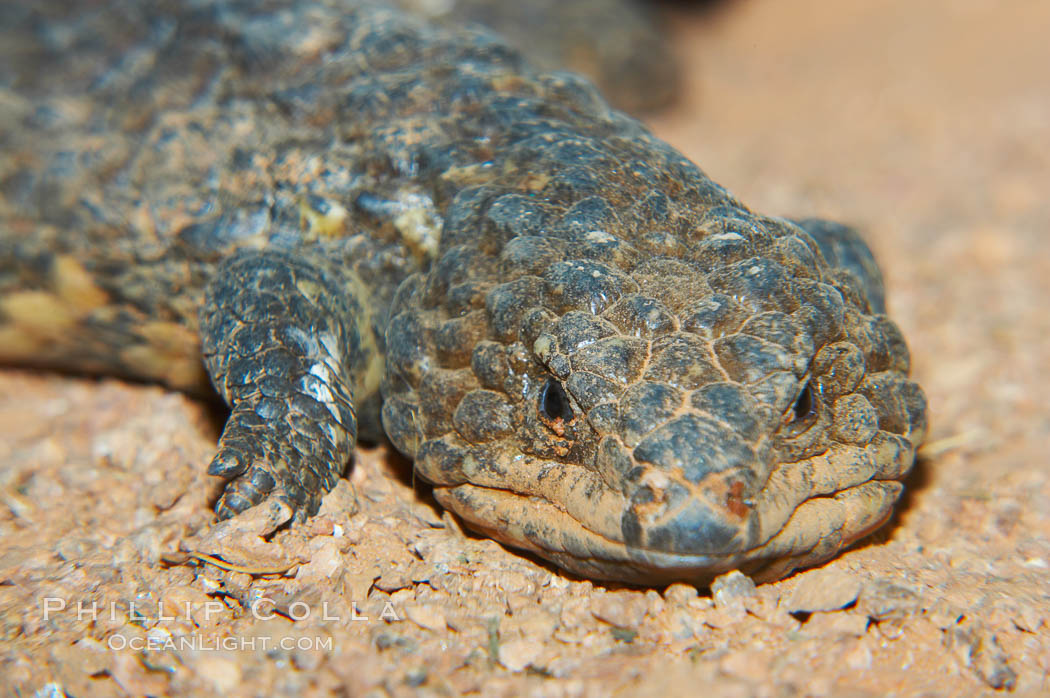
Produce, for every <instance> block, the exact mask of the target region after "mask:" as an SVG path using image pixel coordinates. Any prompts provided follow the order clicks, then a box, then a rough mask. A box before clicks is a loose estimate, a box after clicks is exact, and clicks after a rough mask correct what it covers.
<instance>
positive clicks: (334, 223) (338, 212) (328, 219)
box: [299, 200, 350, 237]
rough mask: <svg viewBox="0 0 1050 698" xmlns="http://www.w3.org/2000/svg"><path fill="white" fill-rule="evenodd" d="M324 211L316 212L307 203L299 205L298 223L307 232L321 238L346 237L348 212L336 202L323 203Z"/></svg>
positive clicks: (314, 207)
mask: <svg viewBox="0 0 1050 698" xmlns="http://www.w3.org/2000/svg"><path fill="white" fill-rule="evenodd" d="M324 204H325V205H324V210H318V208H317V207H316V206H312V205H311V204H310V202H309V201H303V202H301V203H300V204H299V223H300V225H302V226H303V228H304V229H306V230H307V231H308V232H310V233H312V234H314V235H317V236H321V237H341V236H343V235H346V232H347V231H346V219H347V218H348V217H349V215H350V214H349V212H348V211H347V210H346V207H344V206H343V205H342V204H340V203H339V202H337V201H327V200H326V201H325V202H324Z"/></svg>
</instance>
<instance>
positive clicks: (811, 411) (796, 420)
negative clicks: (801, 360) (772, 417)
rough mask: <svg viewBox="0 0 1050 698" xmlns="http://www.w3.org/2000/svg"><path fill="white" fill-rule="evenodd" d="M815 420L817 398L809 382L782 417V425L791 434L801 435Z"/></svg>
mask: <svg viewBox="0 0 1050 698" xmlns="http://www.w3.org/2000/svg"><path fill="white" fill-rule="evenodd" d="M816 420H817V398H816V396H815V395H814V394H813V386H812V384H811V383H810V382H809V381H806V385H805V386H804V387H803V388H802V392H800V393H799V394H798V398H797V399H796V400H795V404H794V405H792V407H791V409H790V410H789V411H788V413H787V414H785V415H784V425H785V426H786V427H787V428H788V430H789V431H790V433H792V434H801V433H802V432H804V431H805V430H806V429H808V428H809V427H811V426H812V425H813V422H815V421H816Z"/></svg>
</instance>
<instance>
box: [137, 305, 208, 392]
mask: <svg viewBox="0 0 1050 698" xmlns="http://www.w3.org/2000/svg"><path fill="white" fill-rule="evenodd" d="M136 331H137V332H138V334H139V335H140V336H141V337H142V338H143V339H144V340H146V343H145V344H136V345H133V346H130V347H126V348H124V349H123V350H121V352H120V360H121V363H122V364H124V365H125V366H126V367H127V368H128V369H129V370H130V371H132V372H133V373H135V374H136V375H141V376H145V377H149V378H153V379H155V380H157V381H160V382H162V383H164V384H166V385H169V386H171V387H173V388H179V389H181V390H187V391H191V392H201V391H202V390H205V391H206V390H207V386H208V385H209V382H208V376H207V374H206V373H205V371H204V364H203V363H202V362H201V348H200V340H199V338H198V337H197V335H196V333H194V332H193V331H191V330H189V329H188V328H186V327H184V326H183V325H180V324H178V323H175V322H163V321H154V322H147V323H145V324H143V325H140V326H138V327H137V328H136Z"/></svg>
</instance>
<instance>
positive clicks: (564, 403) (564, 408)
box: [539, 378, 573, 423]
mask: <svg viewBox="0 0 1050 698" xmlns="http://www.w3.org/2000/svg"><path fill="white" fill-rule="evenodd" d="M539 408H540V416H541V417H543V419H545V420H547V421H549V422H558V421H559V420H560V421H561V422H563V423H564V422H568V421H570V420H571V419H572V417H573V413H572V405H571V404H569V396H568V395H566V394H565V388H563V387H561V383H559V382H558V381H556V380H554V379H553V378H548V379H547V382H546V383H545V384H544V386H543V389H542V390H540V404H539Z"/></svg>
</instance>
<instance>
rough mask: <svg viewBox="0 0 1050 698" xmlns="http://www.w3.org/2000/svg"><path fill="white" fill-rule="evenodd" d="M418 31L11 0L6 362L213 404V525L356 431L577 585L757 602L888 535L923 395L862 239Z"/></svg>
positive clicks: (317, 472)
mask: <svg viewBox="0 0 1050 698" xmlns="http://www.w3.org/2000/svg"><path fill="white" fill-rule="evenodd" d="M562 5H565V6H566V7H567V8H568V6H569V5H573V4H572V3H562ZM574 7H575V6H574ZM577 9H578V8H577ZM567 11H568V10H567ZM572 11H576V9H572ZM437 20H438V21H439V23H440V26H438V25H434V24H430V23H428V22H427V21H424V20H422V19H419V18H418V17H411V16H407V15H403V14H399V13H398V12H396V11H393V10H390V9H387V8H384V7H381V6H378V5H376V4H373V3H364V2H357V1H356V0H320V1H319V2H311V3H305V2H301V1H300V0H267V1H266V2H263V3H259V4H257V5H256V4H245V3H233V2H226V1H225V0H213V1H212V2H201V3H181V2H174V0H172V1H171V2H167V1H162V2H156V3H137V2H131V1H130V0H113V1H112V2H110V3H108V4H97V5H96V4H89V5H86V6H84V7H74V6H69V5H68V4H65V3H58V2H56V3H54V4H53V5H52V4H51V3H32V4H24V5H19V4H15V3H9V4H7V5H4V6H3V7H2V8H0V27H2V29H0V32H2V34H0V54H2V55H0V58H2V59H3V60H2V61H0V85H3V90H2V91H0V119H2V120H3V122H2V124H0V146H2V151H0V359H3V360H4V361H6V362H10V363H17V364H29V363H32V364H37V365H44V366H50V367H58V368H63V369H67V370H77V371H88V372H92V373H110V374H117V375H124V376H129V377H133V378H138V379H147V380H155V381H160V382H163V383H165V384H167V385H169V386H171V387H174V388H178V389H182V390H190V391H194V392H196V393H206V392H207V391H208V390H209V388H208V387H207V383H208V382H209V381H210V383H211V385H212V387H213V388H214V389H215V390H216V391H217V392H218V393H219V394H220V395H221V396H222V397H223V398H224V399H225V400H226V401H227V403H228V404H229V405H230V407H231V414H230V418H229V421H228V422H227V425H226V429H225V430H224V433H223V436H222V438H221V440H220V443H219V448H218V452H217V455H216V457H215V459H214V460H213V462H212V463H211V465H210V467H209V472H211V473H212V474H216V475H221V476H224V477H226V478H227V479H229V480H230V482H229V484H228V485H227V489H226V492H225V494H224V495H223V497H222V499H221V500H220V501H219V502H218V503H217V505H216V508H217V511H218V513H219V515H220V516H232V515H234V514H236V513H238V512H240V511H243V510H244V509H246V508H248V507H250V506H252V505H253V504H256V503H258V502H260V501H262V500H264V499H265V498H266V497H270V496H273V497H278V498H280V499H282V500H284V501H286V502H288V503H289V504H290V505H291V506H292V507H293V508H294V509H295V511H296V515H297V518H299V519H303V518H305V517H307V516H309V515H311V514H312V513H314V512H315V511H316V510H317V507H318V506H319V503H320V498H321V496H322V495H323V494H324V493H325V492H327V491H328V490H329V489H331V488H332V487H333V486H334V484H335V482H336V481H337V480H338V478H339V477H340V476H341V475H342V473H343V469H344V467H345V464H346V463H347V460H348V459H349V456H350V454H351V451H352V449H353V447H354V444H355V442H356V439H357V437H358V435H359V434H360V436H361V437H362V438H368V439H376V438H380V437H382V436H383V435H385V436H386V437H388V438H389V439H390V440H391V441H392V442H393V444H394V445H395V446H396V447H397V448H398V449H400V450H401V451H402V452H403V453H405V454H406V455H407V456H409V457H410V458H413V459H414V461H415V469H416V472H417V473H418V474H419V475H420V476H421V477H422V478H424V479H426V480H428V481H430V482H432V483H433V484H434V495H435V497H436V499H437V500H438V501H439V502H440V503H441V504H443V505H444V506H446V507H447V508H448V509H450V510H451V511H452V512H454V513H455V514H457V515H458V516H460V517H461V518H462V519H463V520H464V521H465V523H466V524H467V525H468V526H470V527H472V528H474V529H476V530H478V531H481V532H483V533H486V534H488V535H491V536H493V537H495V538H497V539H498V540H501V541H503V542H505V543H508V544H510V545H512V546H516V547H519V548H524V549H527V550H530V551H532V552H534V553H536V554H538V555H540V556H542V557H544V558H547V559H549V560H551V561H553V562H554V563H556V564H558V565H560V566H561V567H563V568H565V569H567V570H570V571H573V572H576V573H579V574H582V575H586V576H590V577H594V578H598V579H616V580H623V581H628V582H636V583H645V584H661V583H666V582H670V581H676V580H685V581H690V582H694V583H704V582H706V581H709V580H710V579H711V578H712V577H714V576H716V575H718V574H720V573H722V572H725V571H727V570H730V569H734V568H738V569H742V570H744V571H745V572H747V573H749V574H752V575H754V576H755V577H756V578H758V579H774V578H777V577H780V576H783V575H785V574H787V573H789V572H790V571H791V570H792V569H794V568H797V567H801V566H806V565H812V564H817V563H819V562H821V561H822V560H825V559H827V558H828V557H830V556H832V555H834V554H835V553H836V552H837V551H838V550H840V549H841V548H842V547H843V546H845V545H848V544H849V543H851V542H852V541H853V540H855V539H857V538H858V537H860V536H863V535H865V534H866V533H868V532H869V531H871V530H872V529H874V528H875V527H877V526H878V525H879V524H881V523H882V522H883V521H885V519H886V518H887V517H888V516H889V514H890V512H891V510H892V506H893V504H894V502H895V501H896V500H897V498H898V497H899V495H900V492H901V484H900V480H901V479H902V478H903V477H904V475H905V474H906V473H907V471H908V469H909V468H910V467H911V464H912V461H913V459H914V454H915V449H916V448H917V447H918V445H919V443H920V442H921V441H922V439H923V437H924V434H925V409H926V403H925V398H924V397H923V394H922V391H921V389H920V388H919V387H918V386H917V385H916V384H915V383H913V382H912V381H910V380H909V379H908V367H909V358H908V351H907V347H906V345H905V343H904V340H903V338H902V336H901V333H900V331H899V329H898V328H897V327H896V325H894V324H893V322H892V321H891V320H889V319H888V318H887V317H886V316H885V315H884V314H883V312H884V307H885V306H884V300H883V290H882V280H881V276H880V275H879V272H878V268H877V266H875V264H874V260H873V259H871V255H870V252H868V250H867V248H866V247H865V246H864V244H863V242H861V241H860V239H859V238H858V237H857V236H856V234H855V233H854V232H853V231H852V230H850V229H849V228H845V227H842V226H838V225H836V224H832V223H828V222H825V221H818V220H803V221H789V220H784V219H779V218H772V217H768V216H763V215H759V214H756V213H754V212H752V211H750V210H749V209H748V208H747V207H746V206H745V205H744V204H743V203H742V202H740V201H738V200H736V199H735V198H734V197H733V196H732V195H731V194H730V193H728V192H727V191H725V190H724V189H723V188H721V187H720V186H718V185H717V184H715V183H714V182H712V181H711V180H710V179H708V178H707V176H706V175H705V174H704V173H703V172H701V171H700V170H699V169H698V168H697V167H696V166H695V165H693V164H692V163H690V162H689V161H688V160H686V159H685V158H684V157H683V156H682V155H681V154H679V153H678V152H677V151H675V150H674V149H673V148H671V147H670V146H668V145H667V144H665V143H663V142H662V141H660V140H658V139H656V138H655V137H654V136H652V134H650V133H649V132H648V130H647V129H646V128H645V127H644V126H643V125H642V124H640V123H639V122H637V121H635V120H634V119H632V118H630V117H628V116H626V115H625V114H623V113H621V112H618V111H616V110H615V109H613V108H611V107H610V106H608V104H607V103H606V102H605V101H604V99H603V98H602V97H601V96H600V94H599V93H598V92H597V91H596V90H595V88H594V87H592V86H591V84H590V83H589V82H588V81H587V80H586V79H584V78H580V77H578V76H576V75H574V74H571V73H564V72H554V73H551V72H546V71H545V70H543V69H537V68H535V67H533V66H532V65H531V64H530V63H529V62H527V60H526V59H524V58H522V56H521V55H520V54H519V53H517V52H516V51H515V50H513V49H511V48H509V47H508V46H507V45H506V44H505V43H504V42H503V41H502V40H500V39H498V38H496V37H495V36H493V35H491V34H487V33H485V32H482V31H480V30H477V29H455V28H450V27H451V24H452V23H453V18H452V17H440V18H437ZM12 29H13V31H12ZM643 43H644V42H643ZM624 82H625V83H629V81H626V80H625V81H624Z"/></svg>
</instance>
